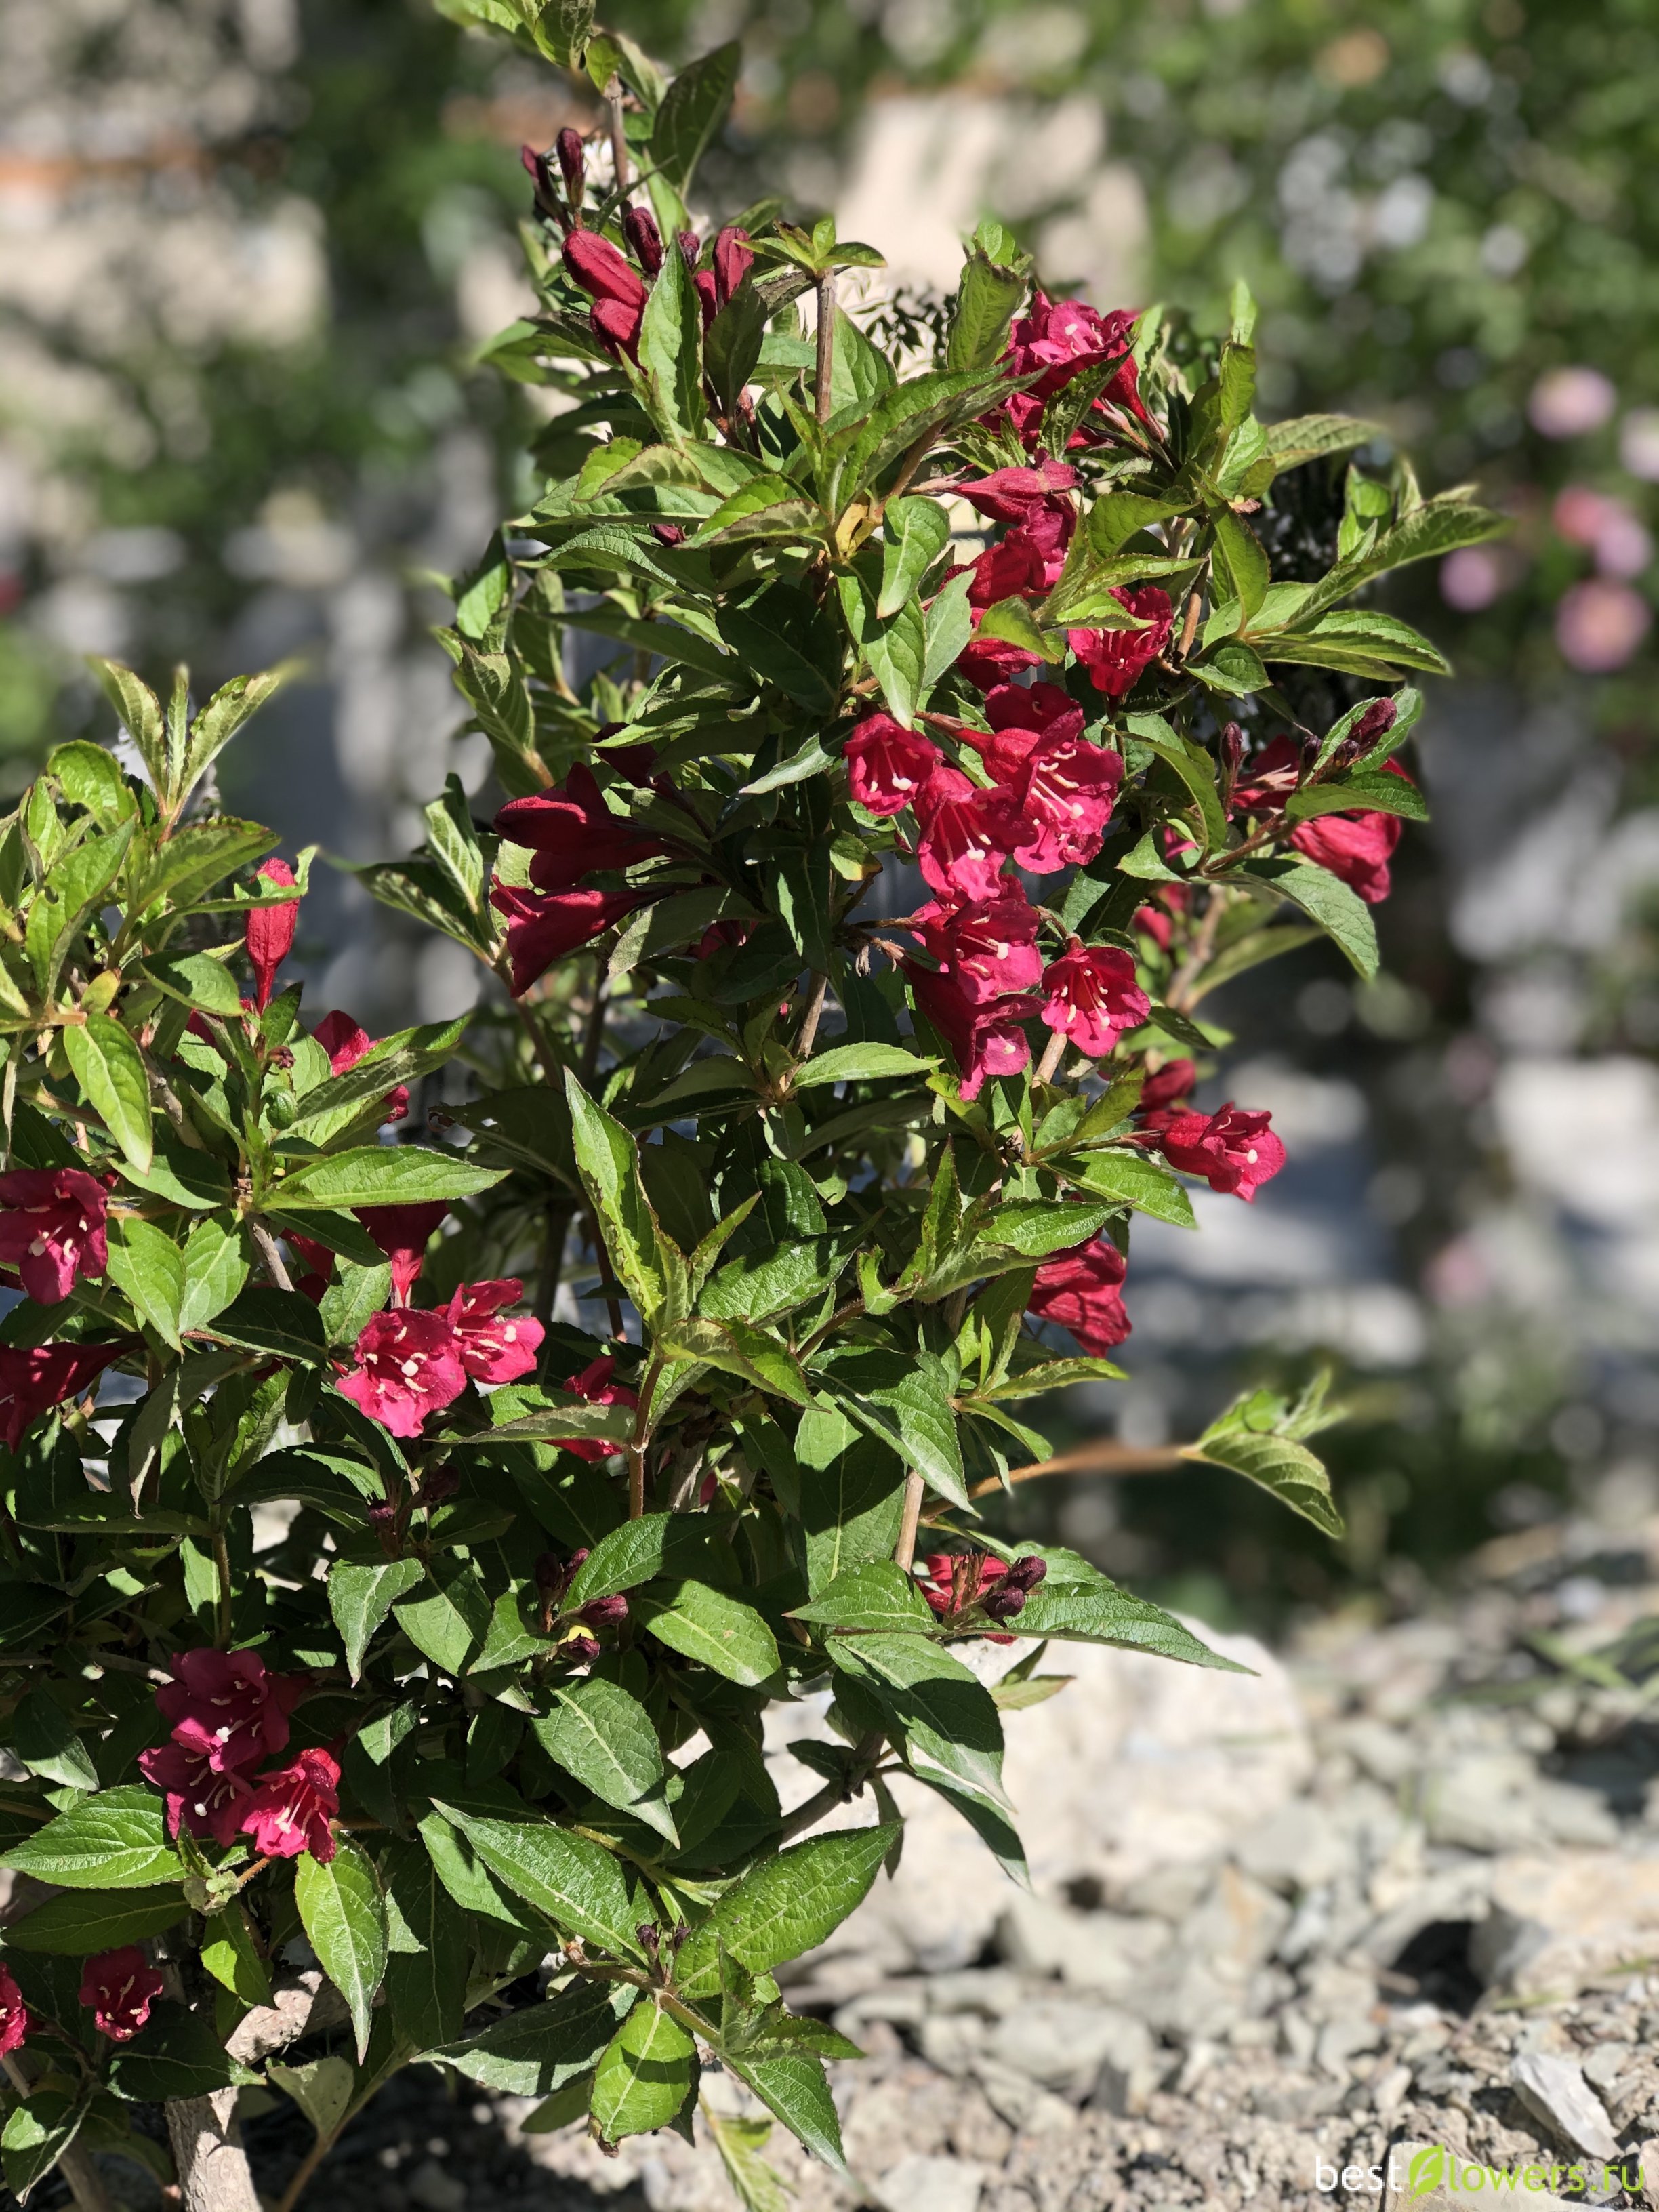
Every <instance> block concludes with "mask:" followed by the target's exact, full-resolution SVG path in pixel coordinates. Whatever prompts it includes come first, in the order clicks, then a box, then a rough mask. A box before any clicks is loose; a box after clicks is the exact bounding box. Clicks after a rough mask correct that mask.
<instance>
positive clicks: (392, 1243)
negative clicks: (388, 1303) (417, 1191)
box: [352, 1199, 449, 1306]
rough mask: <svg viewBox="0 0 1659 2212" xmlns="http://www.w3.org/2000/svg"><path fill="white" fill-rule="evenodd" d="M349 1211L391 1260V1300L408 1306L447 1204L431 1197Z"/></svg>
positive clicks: (357, 1207)
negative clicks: (410, 1203)
mask: <svg viewBox="0 0 1659 2212" xmlns="http://www.w3.org/2000/svg"><path fill="white" fill-rule="evenodd" d="M352 1210H353V1212H355V1213H356V1216H357V1218H358V1220H359V1221H361V1222H362V1225H363V1226H364V1228H365V1229H367V1230H368V1233H369V1235H370V1236H371V1237H373V1238H374V1242H375V1243H377V1244H378V1245H379V1246H380V1249H381V1251H382V1252H384V1253H385V1254H386V1258H387V1259H388V1260H389V1261H391V1262H392V1304H393V1305H398V1306H401V1305H407V1304H408V1303H409V1294H410V1291H412V1290H413V1289H414V1287H415V1285H416V1283H417V1282H419V1280H420V1279H421V1270H422V1267H424V1266H425V1265H426V1248H427V1246H428V1243H430V1242H431V1241H432V1235H433V1231H435V1229H436V1228H437V1226H438V1224H439V1223H440V1222H441V1221H442V1220H443V1219H444V1218H445V1216H446V1215H447V1213H448V1212H449V1208H448V1206H447V1205H446V1204H445V1203H444V1201H443V1200H441V1199H431V1200H428V1202H427V1203H426V1204H425V1205H424V1206H355V1207H354V1208H353V1209H352Z"/></svg>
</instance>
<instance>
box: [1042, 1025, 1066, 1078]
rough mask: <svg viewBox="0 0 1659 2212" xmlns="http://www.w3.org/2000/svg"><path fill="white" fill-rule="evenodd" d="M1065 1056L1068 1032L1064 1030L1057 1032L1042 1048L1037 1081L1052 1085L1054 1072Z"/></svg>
mask: <svg viewBox="0 0 1659 2212" xmlns="http://www.w3.org/2000/svg"><path fill="white" fill-rule="evenodd" d="M1065 1056H1066V1032H1065V1030H1055V1031H1054V1035H1053V1036H1051V1037H1050V1038H1049V1040H1048V1043H1047V1044H1046V1045H1044V1047H1043V1048H1042V1059H1041V1060H1038V1062H1037V1071H1036V1080H1037V1081H1038V1082H1039V1083H1052V1082H1053V1081H1054V1071H1055V1070H1056V1069H1057V1068H1058V1067H1059V1066H1060V1061H1061V1060H1063V1059H1064V1058H1065Z"/></svg>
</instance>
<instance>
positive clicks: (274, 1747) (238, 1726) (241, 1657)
mask: <svg viewBox="0 0 1659 2212" xmlns="http://www.w3.org/2000/svg"><path fill="white" fill-rule="evenodd" d="M172 1664H173V1680H171V1681H170V1682H163V1683H162V1684H161V1686H160V1687H159V1688H158V1689H157V1691H156V1692H155V1704H156V1707H157V1710H158V1711H160V1713H161V1717H162V1719H163V1720H165V1721H168V1722H171V1723H172V1724H173V1741H174V1742H175V1743H179V1744H182V1745H183V1746H184V1747H185V1749H186V1750H192V1751H193V1750H201V1749H202V1747H203V1745H204V1743H205V1746H206V1747H207V1749H206V1753H205V1754H204V1755H208V1756H210V1757H211V1758H212V1759H213V1762H214V1765H215V1766H216V1770H217V1771H219V1772H220V1773H228V1772H229V1771H232V1770H233V1769H240V1768H242V1767H246V1766H254V1765H258V1762H259V1760H260V1759H270V1758H271V1757H273V1756H274V1755H275V1753H277V1752H279V1751H282V1750H283V1749H285V1748H286V1747H287V1744H288V1717H289V1714H290V1713H291V1712H292V1711H293V1710H294V1708H295V1705H298V1704H299V1702H300V1699H301V1698H302V1697H303V1696H304V1694H305V1692H306V1691H307V1689H308V1688H309V1687H310V1677H309V1676H308V1675H306V1674H271V1673H270V1672H269V1670H268V1669H267V1668H266V1666H265V1662H264V1660H263V1659H262V1658H261V1657H260V1656H259V1655H258V1652H257V1651H216V1650H213V1649H212V1648H211V1647H210V1646H208V1645H203V1646H201V1647H199V1648H198V1649H197V1650H193V1651H180V1652H178V1653H176V1654H175V1655H174V1656H173V1662H172ZM186 1726H188V1727H189V1729H191V1735H189V1737H188V1738H186V1737H184V1736H181V1735H179V1729H182V1728H185V1727H186ZM173 1786H174V1785H173V1784H167V1787H168V1788H169V1789H171V1788H172V1787H173Z"/></svg>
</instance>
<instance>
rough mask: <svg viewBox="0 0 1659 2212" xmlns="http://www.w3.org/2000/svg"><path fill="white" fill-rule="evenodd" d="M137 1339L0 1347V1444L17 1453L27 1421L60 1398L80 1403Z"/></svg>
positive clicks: (25, 1432)
mask: <svg viewBox="0 0 1659 2212" xmlns="http://www.w3.org/2000/svg"><path fill="white" fill-rule="evenodd" d="M136 1343H137V1338H136V1337H130V1338H123V1339H122V1340H121V1341H120V1342H119V1343H118V1344H40V1345H36V1346H34V1347H33V1349H32V1350H30V1351H27V1352H20V1351H18V1350H16V1349H15V1346H11V1345H0V1443H3V1444H4V1445H5V1447H6V1449H7V1450H8V1451H15V1450H16V1449H17V1447H18V1445H19V1444H21V1443H22V1441H23V1438H24V1436H25V1435H26V1434H27V1431H28V1428H29V1425H30V1424H31V1422H33V1421H34V1420H36V1419H39V1417H40V1415H41V1414H42V1413H46V1412H49V1411H50V1409H51V1408H52V1407H53V1406H61V1405H62V1404H63V1402H64V1399H66V1398H78V1397H79V1396H80V1395H81V1393H82V1391H83V1390H84V1389H86V1388H87V1387H88V1384H89V1383H95V1382H96V1381H97V1379H98V1377H99V1376H100V1375H101V1374H102V1373H103V1371H104V1370H105V1369H106V1367H108V1366H109V1365H111V1364H112V1362H113V1361H115V1360H117V1359H119V1358H120V1357H121V1355H122V1354H123V1352H126V1351H127V1350H128V1349H129V1348H130V1347H131V1346H132V1345H134V1344H136Z"/></svg>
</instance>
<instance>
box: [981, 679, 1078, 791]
mask: <svg viewBox="0 0 1659 2212" xmlns="http://www.w3.org/2000/svg"><path fill="white" fill-rule="evenodd" d="M985 716H986V720H987V721H988V722H989V723H990V725H991V733H990V735H989V736H988V737H987V736H985V735H983V734H982V733H981V732H979V731H977V730H964V731H963V742H964V743H966V744H970V745H972V747H973V748H974V750H975V752H976V753H977V754H978V755H979V757H980V758H981V760H982V761H983V762H984V763H985V765H986V767H987V769H989V770H990V771H991V774H992V775H994V777H995V778H996V780H997V781H998V782H999V783H1000V784H1006V785H1007V786H1008V787H1009V788H1010V789H1013V788H1016V787H1018V784H1019V781H1020V779H1021V777H1022V776H1023V775H1024V771H1025V763H1026V762H1027V761H1028V760H1029V759H1030V757H1031V755H1032V753H1033V752H1034V751H1035V750H1036V748H1037V746H1038V745H1040V744H1044V743H1045V742H1046V743H1048V744H1070V743H1071V742H1072V740H1073V738H1080V737H1081V736H1082V735H1083V709H1082V708H1081V707H1079V705H1078V704H1077V703H1076V702H1075V701H1074V700H1073V698H1072V696H1071V695H1070V694H1069V693H1068V692H1066V691H1062V690H1060V686H1059V684H997V685H996V686H995V688H994V690H992V691H990V692H989V693H988V694H987V697H986V701H985Z"/></svg>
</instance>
